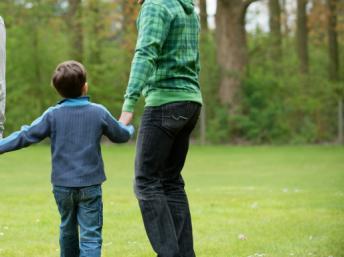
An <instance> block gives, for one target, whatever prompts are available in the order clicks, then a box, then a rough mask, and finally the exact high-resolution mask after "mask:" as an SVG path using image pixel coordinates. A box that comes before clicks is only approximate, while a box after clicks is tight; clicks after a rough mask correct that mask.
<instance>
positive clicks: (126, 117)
mask: <svg viewBox="0 0 344 257" xmlns="http://www.w3.org/2000/svg"><path fill="white" fill-rule="evenodd" d="M133 117H134V113H132V112H122V114H121V117H120V118H119V122H122V123H123V124H124V125H129V124H130V123H131V122H132V120H133Z"/></svg>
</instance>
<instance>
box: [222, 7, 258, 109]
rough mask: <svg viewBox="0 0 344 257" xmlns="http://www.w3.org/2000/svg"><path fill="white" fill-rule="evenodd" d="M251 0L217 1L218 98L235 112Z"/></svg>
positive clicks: (243, 63) (245, 46)
mask: <svg viewBox="0 0 344 257" xmlns="http://www.w3.org/2000/svg"><path fill="white" fill-rule="evenodd" d="M252 2H254V1H253V0H250V1H242V0H218V1H217V14H216V34H217V45H218V51H217V59H218V63H219V66H220V71H221V81H220V90H219V98H220V100H221V103H222V104H223V105H225V106H227V107H228V108H231V111H234V112H235V110H236V107H237V106H238V103H239V91H240V85H241V79H242V77H243V75H244V72H245V69H246V66H247V62H248V53H247V45H246V31H245V14H246V10H247V8H248V6H249V5H250V4H251V3H252Z"/></svg>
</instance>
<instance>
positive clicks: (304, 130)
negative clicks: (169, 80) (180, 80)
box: [0, 0, 344, 144]
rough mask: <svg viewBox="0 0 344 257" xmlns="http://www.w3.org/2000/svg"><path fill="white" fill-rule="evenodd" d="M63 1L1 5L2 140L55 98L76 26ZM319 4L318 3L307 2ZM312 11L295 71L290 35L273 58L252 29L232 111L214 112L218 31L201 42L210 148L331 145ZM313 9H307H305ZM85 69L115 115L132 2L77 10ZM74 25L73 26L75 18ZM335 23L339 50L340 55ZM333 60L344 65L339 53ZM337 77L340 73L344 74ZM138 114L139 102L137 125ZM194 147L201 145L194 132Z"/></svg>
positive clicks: (338, 85)
mask: <svg viewBox="0 0 344 257" xmlns="http://www.w3.org/2000/svg"><path fill="white" fill-rule="evenodd" d="M70 1H72V0H69V1H65V0H30V1H27V0H20V1H19V0H16V1H10V0H2V1H1V2H0V15H1V16H3V17H4V19H5V21H6V25H7V35H8V39H7V40H8V41H7V56H8V63H7V65H8V66H7V85H8V88H7V90H8V91H7V111H6V114H7V123H6V134H7V135H8V134H9V133H10V132H12V131H14V130H17V129H18V128H19V127H20V126H21V125H22V124H27V123H30V122H31V121H33V120H34V119H35V118H36V117H38V116H39V115H40V114H41V113H42V112H43V111H44V110H45V109H46V108H47V107H48V106H50V105H52V104H54V103H55V102H56V101H58V99H59V96H58V95H57V94H56V92H54V89H53V88H52V87H51V85H50V77H51V74H52V72H53V70H54V68H55V67H56V65H57V64H58V63H60V62H62V61H64V60H67V59H72V58H73V50H75V49H73V44H72V43H71V38H72V37H73V36H74V37H75V35H76V31H75V27H73V26H71V25H70V23H68V22H67V21H68V19H69V18H70V17H68V16H70V15H72V14H71V13H70V12H69V10H68V9H69V5H68V2H70ZM314 2H316V1H314ZM312 6H313V7H314V6H316V7H317V8H313V9H312V8H310V11H309V22H308V26H309V31H310V34H309V56H310V61H309V63H310V65H309V66H310V67H309V73H308V74H306V75H303V74H300V73H299V72H298V58H297V52H296V49H295V48H296V46H295V33H294V30H295V29H294V28H293V26H291V28H290V30H291V31H289V33H284V34H283V46H282V47H283V49H282V50H283V51H282V52H283V54H282V58H281V59H280V61H278V62H276V60H274V58H272V57H271V55H270V51H269V49H270V48H271V44H270V40H271V36H270V34H269V32H263V31H261V30H259V29H257V31H254V32H250V33H249V34H248V54H249V64H248V67H247V72H246V73H245V77H244V78H243V79H242V87H241V91H240V99H241V101H240V104H239V106H238V109H237V110H236V111H235V112H230V113H228V110H227V109H226V108H225V107H224V106H221V104H219V93H218V92H219V81H220V67H219V65H218V62H217V58H216V53H217V50H218V47H217V41H216V36H215V30H212V29H210V30H205V31H204V32H203V34H202V37H201V46H200V48H201V54H202V73H201V87H202V91H203V95H204V100H205V109H206V112H205V113H206V115H205V117H206V118H205V124H206V139H207V141H208V142H211V143H259V144H261V143H321V142H334V141H335V140H336V138H337V117H338V116H337V103H338V97H339V93H338V92H339V91H340V90H342V88H343V82H342V81H341V80H339V81H337V82H330V80H329V79H328V72H327V71H328V61H327V51H328V50H327V41H326V25H323V24H322V23H321V21H322V20H321V19H316V18H315V17H321V16H319V15H320V14H324V13H326V10H322V9H321V8H320V7H319V5H312ZM312 6H311V7H312ZM78 8H79V11H82V15H81V16H75V17H74V18H75V19H80V22H81V27H82V38H81V40H82V43H83V49H82V52H81V56H82V60H81V61H82V62H83V63H84V64H85V66H86V68H87V70H88V81H89V85H90V93H89V94H90V96H91V97H92V100H93V101H95V102H100V103H102V104H103V105H105V106H106V107H108V108H109V109H110V110H111V111H112V112H113V113H114V115H115V116H119V113H120V110H121V105H122V99H123V95H124V91H125V88H126V85H127V80H128V76H129V72H130V63H131V58H132V56H133V51H134V47H135V39H136V30H135V17H136V15H137V12H138V10H139V6H138V5H136V3H135V1H133V0H131V1H118V0H112V1H101V0H84V1H79V6H78ZM72 18H73V17H72ZM342 21H343V17H342V16H339V18H338V23H339V25H338V27H339V34H338V35H339V37H338V41H339V46H340V48H341V47H342V46H343V42H344V40H343V33H342V31H343V30H341V29H342V27H343V26H342V25H343V23H342ZM339 60H341V61H342V60H344V53H343V52H340V56H339ZM339 74H344V69H343V67H341V68H340V72H339ZM142 109H143V101H142V100H141V102H140V104H139V106H138V108H137V115H136V120H135V123H136V124H138V122H139V120H138V119H139V116H140V113H141V112H142ZM194 137H195V139H197V138H198V137H199V132H198V130H197V131H195V135H194Z"/></svg>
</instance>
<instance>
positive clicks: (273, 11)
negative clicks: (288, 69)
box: [269, 0, 282, 61]
mask: <svg viewBox="0 0 344 257" xmlns="http://www.w3.org/2000/svg"><path fill="white" fill-rule="evenodd" d="M269 14H270V17H269V26H270V33H271V48H270V49H271V50H270V51H271V57H272V59H273V60H275V61H280V59H281V56H282V33H281V6H280V3H279V0H269Z"/></svg>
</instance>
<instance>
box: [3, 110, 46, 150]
mask: <svg viewBox="0 0 344 257" xmlns="http://www.w3.org/2000/svg"><path fill="white" fill-rule="evenodd" d="M50 112H51V109H48V110H47V111H46V112H45V113H43V115H42V116H40V117H39V118H37V119H36V120H35V121H34V122H32V124H31V125H29V126H27V125H25V126H23V127H22V128H21V130H19V131H17V132H14V133H12V134H11V135H10V136H8V137H6V138H4V139H2V140H0V154H2V153H5V152H10V151H14V150H18V149H21V148H24V147H27V146H29V145H32V144H35V143H38V142H40V141H42V140H43V139H45V138H46V137H49V136H50V131H51V122H50V116H51V115H50Z"/></svg>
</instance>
